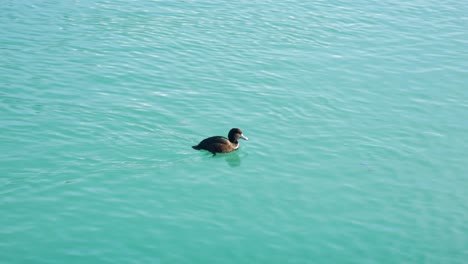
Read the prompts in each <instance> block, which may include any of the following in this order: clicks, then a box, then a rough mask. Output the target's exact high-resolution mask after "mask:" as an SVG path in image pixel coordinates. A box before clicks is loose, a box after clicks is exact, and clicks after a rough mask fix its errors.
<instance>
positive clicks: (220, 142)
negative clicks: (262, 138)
mask: <svg viewBox="0 0 468 264" xmlns="http://www.w3.org/2000/svg"><path fill="white" fill-rule="evenodd" d="M239 138H242V139H243V140H249V139H248V138H247V137H246V136H244V134H243V133H242V130H240V129H239V128H233V129H231V130H230V131H229V134H228V137H227V138H226V137H222V136H214V137H209V138H205V139H204V140H202V141H200V143H198V145H196V146H192V148H193V149H196V150H201V149H204V150H208V151H209V152H211V153H213V156H215V155H216V153H227V152H231V151H235V150H238V149H239V146H240V144H239V142H238V141H237V140H238V139H239Z"/></svg>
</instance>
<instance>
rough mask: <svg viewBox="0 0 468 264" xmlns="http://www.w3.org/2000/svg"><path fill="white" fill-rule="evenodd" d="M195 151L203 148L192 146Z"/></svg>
mask: <svg viewBox="0 0 468 264" xmlns="http://www.w3.org/2000/svg"><path fill="white" fill-rule="evenodd" d="M192 148H193V149H196V150H200V149H201V148H200V147H199V146H198V145H197V146H192Z"/></svg>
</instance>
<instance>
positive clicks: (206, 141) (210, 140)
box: [198, 136, 229, 148]
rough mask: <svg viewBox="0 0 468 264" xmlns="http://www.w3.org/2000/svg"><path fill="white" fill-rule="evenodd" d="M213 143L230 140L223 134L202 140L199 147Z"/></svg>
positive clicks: (225, 142) (227, 142)
mask: <svg viewBox="0 0 468 264" xmlns="http://www.w3.org/2000/svg"><path fill="white" fill-rule="evenodd" d="M213 144H229V140H228V139H227V138H225V137H222V136H215V137H209V138H205V139H204V140H202V141H201V142H200V144H198V147H200V148H204V147H207V146H209V145H213Z"/></svg>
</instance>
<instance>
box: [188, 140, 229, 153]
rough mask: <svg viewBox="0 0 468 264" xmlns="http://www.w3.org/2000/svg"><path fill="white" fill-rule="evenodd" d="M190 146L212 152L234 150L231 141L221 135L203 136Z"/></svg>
mask: <svg viewBox="0 0 468 264" xmlns="http://www.w3.org/2000/svg"><path fill="white" fill-rule="evenodd" d="M192 148H194V149H197V150H200V149H205V150H208V151H210V152H212V153H216V152H230V151H233V150H235V148H234V147H233V146H232V144H231V142H229V140H228V139H227V138H225V137H222V136H215V137H209V138H205V139H204V140H202V141H201V142H200V143H199V144H198V145H197V146H192Z"/></svg>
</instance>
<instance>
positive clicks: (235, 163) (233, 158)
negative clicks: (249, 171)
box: [224, 151, 241, 167]
mask: <svg viewBox="0 0 468 264" xmlns="http://www.w3.org/2000/svg"><path fill="white" fill-rule="evenodd" d="M224 159H225V160H226V162H227V164H228V165H229V166H231V167H239V166H240V165H241V159H240V156H239V153H238V152H237V151H234V152H231V153H229V154H226V155H225V158H224Z"/></svg>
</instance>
